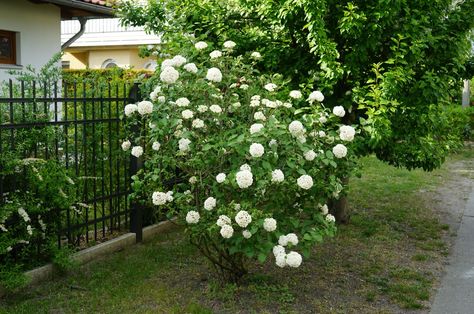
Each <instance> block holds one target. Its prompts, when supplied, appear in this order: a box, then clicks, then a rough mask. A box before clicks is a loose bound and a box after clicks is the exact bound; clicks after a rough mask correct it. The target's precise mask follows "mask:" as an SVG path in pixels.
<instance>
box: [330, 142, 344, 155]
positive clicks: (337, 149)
mask: <svg viewBox="0 0 474 314" xmlns="http://www.w3.org/2000/svg"><path fill="white" fill-rule="evenodd" d="M332 153H333V154H334V156H336V158H344V157H346V155H347V147H346V146H344V145H343V144H337V145H336V146H334V147H333V148H332Z"/></svg>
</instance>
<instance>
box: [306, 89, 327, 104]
mask: <svg viewBox="0 0 474 314" xmlns="http://www.w3.org/2000/svg"><path fill="white" fill-rule="evenodd" d="M323 100H324V95H323V93H321V92H320V91H314V92H312V93H311V94H309V97H308V101H309V102H310V103H313V102H315V101H318V102H323Z"/></svg>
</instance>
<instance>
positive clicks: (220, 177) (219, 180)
mask: <svg viewBox="0 0 474 314" xmlns="http://www.w3.org/2000/svg"><path fill="white" fill-rule="evenodd" d="M226 177H227V176H226V174H225V173H222V172H221V173H219V174H218V175H217V176H216V181H217V183H222V182H224V181H225V178H226Z"/></svg>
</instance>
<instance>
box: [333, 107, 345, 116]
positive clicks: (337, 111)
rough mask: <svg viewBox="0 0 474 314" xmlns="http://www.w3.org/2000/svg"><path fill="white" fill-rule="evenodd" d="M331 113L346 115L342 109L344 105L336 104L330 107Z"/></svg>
mask: <svg viewBox="0 0 474 314" xmlns="http://www.w3.org/2000/svg"><path fill="white" fill-rule="evenodd" d="M332 113H333V114H334V115H335V116H338V117H341V118H342V117H344V116H345V115H346V111H345V110H344V107H343V106H336V107H334V108H333V109H332Z"/></svg>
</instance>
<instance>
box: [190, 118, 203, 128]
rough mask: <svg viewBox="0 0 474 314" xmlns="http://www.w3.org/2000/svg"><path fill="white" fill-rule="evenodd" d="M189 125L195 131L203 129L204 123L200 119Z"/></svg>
mask: <svg viewBox="0 0 474 314" xmlns="http://www.w3.org/2000/svg"><path fill="white" fill-rule="evenodd" d="M191 125H192V127H193V128H195V129H202V128H204V127H205V124H204V121H202V120H201V119H194V120H193V122H192V124H191Z"/></svg>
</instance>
